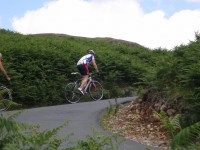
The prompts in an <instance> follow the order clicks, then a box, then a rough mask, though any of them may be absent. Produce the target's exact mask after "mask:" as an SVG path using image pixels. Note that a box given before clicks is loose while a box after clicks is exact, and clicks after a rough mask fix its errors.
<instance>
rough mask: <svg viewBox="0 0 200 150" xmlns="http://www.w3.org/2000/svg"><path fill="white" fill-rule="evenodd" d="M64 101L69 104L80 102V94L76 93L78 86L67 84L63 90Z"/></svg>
mask: <svg viewBox="0 0 200 150" xmlns="http://www.w3.org/2000/svg"><path fill="white" fill-rule="evenodd" d="M64 95H65V99H66V100H67V101H68V102H70V103H72V104H73V103H77V102H78V101H79V100H80V97H81V93H80V92H79V91H78V84H76V83H68V84H67V85H66V86H65V90H64Z"/></svg>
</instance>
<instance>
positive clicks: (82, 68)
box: [77, 50, 99, 94]
mask: <svg viewBox="0 0 200 150" xmlns="http://www.w3.org/2000/svg"><path fill="white" fill-rule="evenodd" d="M90 62H92V65H93V67H94V68H95V70H96V72H97V73H98V72H99V70H98V67H97V64H96V61H95V57H94V51H93V50H87V55H85V56H83V57H81V59H80V60H79V61H78V62H77V68H78V70H79V72H80V73H81V75H82V82H81V86H80V87H79V88H78V90H79V91H80V92H81V93H82V94H84V93H83V90H84V88H85V86H86V84H87V80H88V75H89V74H90V72H89V69H88V64H89V63H90Z"/></svg>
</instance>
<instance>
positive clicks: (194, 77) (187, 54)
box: [0, 30, 200, 149]
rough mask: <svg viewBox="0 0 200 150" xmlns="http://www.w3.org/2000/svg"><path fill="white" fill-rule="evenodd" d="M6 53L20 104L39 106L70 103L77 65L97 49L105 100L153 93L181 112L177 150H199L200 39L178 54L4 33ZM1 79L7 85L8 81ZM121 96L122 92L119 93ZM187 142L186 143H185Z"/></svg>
mask: <svg viewBox="0 0 200 150" xmlns="http://www.w3.org/2000/svg"><path fill="white" fill-rule="evenodd" d="M0 45H1V47H0V52H1V53H2V54H3V59H4V60H3V63H4V65H5V68H6V69H7V70H8V74H9V75H10V76H11V78H12V84H11V85H10V88H11V89H12V90H13V94H14V95H13V96H14V100H15V101H16V102H18V103H21V104H23V106H26V107H27V106H28V107H35V106H44V105H56V104H62V103H65V100H64V98H63V88H64V86H65V84H66V82H68V81H69V80H72V79H73V77H72V76H70V73H71V72H73V71H77V69H76V62H77V61H78V59H79V58H80V57H81V56H82V55H84V54H85V52H86V50H87V49H94V50H95V52H96V60H97V63H98V66H99V68H100V71H101V72H102V76H101V77H100V78H99V80H100V81H101V82H102V83H103V85H104V88H105V97H104V98H111V97H113V96H116V93H117V94H119V95H120V96H128V95H129V94H130V93H131V92H132V91H133V89H134V90H135V91H137V92H139V93H142V92H143V91H144V90H145V89H151V90H150V91H151V92H150V94H151V95H153V98H152V100H157V101H162V102H164V103H166V104H167V105H171V106H173V107H174V109H176V110H177V114H179V117H176V121H175V122H176V127H177V124H178V125H179V126H178V127H179V128H175V129H174V130H173V131H172V132H173V133H172V139H173V140H172V147H173V148H176V147H179V148H180V149H181V147H187V146H191V141H193V143H195V147H199V144H200V143H199V141H200V116H199V114H200V109H199V108H200V94H199V93H200V69H199V68H200V59H199V58H200V36H199V34H198V33H197V34H196V40H195V41H193V42H190V43H189V44H188V45H181V46H178V47H175V48H174V50H172V51H167V50H164V49H155V50H150V49H148V48H145V47H142V46H140V45H138V44H135V45H129V44H127V43H126V42H124V43H123V42H122V43H120V44H119V43H116V42H111V41H110V40H109V41H106V40H100V39H89V38H81V37H73V36H66V35H53V34H48V35H42V34H41V35H21V34H19V33H13V32H10V31H6V30H0ZM2 79H3V77H1V82H3V80H2ZM116 91H117V92H116ZM183 137H185V138H183Z"/></svg>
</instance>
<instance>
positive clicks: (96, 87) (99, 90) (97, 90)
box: [89, 81, 103, 101]
mask: <svg viewBox="0 0 200 150" xmlns="http://www.w3.org/2000/svg"><path fill="white" fill-rule="evenodd" d="M89 93H90V97H91V98H92V99H93V100H95V101H98V100H101V99H102V97H103V87H102V85H101V84H100V83H99V82H98V81H93V82H91V83H90V86H89Z"/></svg>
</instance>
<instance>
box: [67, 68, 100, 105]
mask: <svg viewBox="0 0 200 150" xmlns="http://www.w3.org/2000/svg"><path fill="white" fill-rule="evenodd" d="M93 74H94V73H92V74H90V75H89V77H88V80H87V85H86V86H85V88H84V90H83V93H84V95H87V94H88V93H89V94H90V97H91V98H92V99H93V100H95V101H98V100H101V99H102V98H103V87H102V85H101V84H100V83H99V82H98V81H96V80H93V79H92V75H93ZM71 75H75V76H76V77H77V79H76V80H75V81H74V82H71V83H68V84H67V85H66V86H65V89H64V96H65V99H66V100H67V101H68V102H69V103H77V102H79V101H80V99H81V97H82V96H83V94H82V93H81V92H80V91H79V90H78V88H79V87H80V84H81V78H80V77H79V76H81V75H80V73H78V72H73V73H71Z"/></svg>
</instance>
